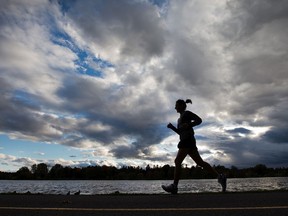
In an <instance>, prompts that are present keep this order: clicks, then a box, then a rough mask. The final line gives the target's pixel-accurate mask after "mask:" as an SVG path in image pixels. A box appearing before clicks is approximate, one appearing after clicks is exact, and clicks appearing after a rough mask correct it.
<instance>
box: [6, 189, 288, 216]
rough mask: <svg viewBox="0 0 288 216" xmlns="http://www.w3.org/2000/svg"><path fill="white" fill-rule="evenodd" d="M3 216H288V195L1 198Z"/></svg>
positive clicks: (34, 196) (264, 193)
mask: <svg viewBox="0 0 288 216" xmlns="http://www.w3.org/2000/svg"><path fill="white" fill-rule="evenodd" d="M0 215H3V216H4V215H5V216H6V215H11V216H14V215H21V216H26V215H41V216H46V215H69V216H70V215H75V216H76V215H77V216H81V215H125V216H127V215H165V216H170V215H181V216H183V215H184V216H185V215H193V216H197V215H201V216H202V215H221V216H223V215H229V216H231V215H241V216H243V215H253V216H255V215H256V216H257V215H261V216H263V215H273V216H275V215H277V216H278V215H279V216H282V215H288V191H284V192H249V193H224V194H223V193H210V194H178V195H170V194H162V195H94V196H84V195H83V196H81V195H80V196H76V195H70V196H63V195H0Z"/></svg>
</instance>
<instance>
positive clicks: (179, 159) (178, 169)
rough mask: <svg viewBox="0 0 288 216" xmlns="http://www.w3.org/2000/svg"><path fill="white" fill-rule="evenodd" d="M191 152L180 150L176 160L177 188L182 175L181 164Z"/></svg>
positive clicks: (175, 179) (175, 177)
mask: <svg viewBox="0 0 288 216" xmlns="http://www.w3.org/2000/svg"><path fill="white" fill-rule="evenodd" d="M188 152H189V149H186V148H180V149H179V150H178V153H177V156H176V158H175V169H174V183H173V184H174V185H175V186H176V187H177V186H178V182H179V179H180V173H181V164H182V162H183V160H184V159H185V157H186V156H187V154H188Z"/></svg>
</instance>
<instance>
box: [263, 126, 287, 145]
mask: <svg viewBox="0 0 288 216" xmlns="http://www.w3.org/2000/svg"><path fill="white" fill-rule="evenodd" d="M262 138H263V139H264V140H266V141H270V142H272V143H275V144H286V145H288V129H287V128H286V127H285V128H279V127H278V128H272V129H270V130H269V131H267V132H266V133H265V134H264V135H263V136H262Z"/></svg>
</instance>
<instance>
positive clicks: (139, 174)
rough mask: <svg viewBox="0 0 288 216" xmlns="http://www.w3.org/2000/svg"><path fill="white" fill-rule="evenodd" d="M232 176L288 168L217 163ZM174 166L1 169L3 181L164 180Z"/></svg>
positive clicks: (202, 174) (190, 173) (198, 172)
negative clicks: (221, 164)
mask: <svg viewBox="0 0 288 216" xmlns="http://www.w3.org/2000/svg"><path fill="white" fill-rule="evenodd" d="M214 168H215V169H216V170H217V171H218V172H221V173H225V174H226V175H227V176H228V177H229V178H248V177H288V168H267V167H266V166H265V165H263V164H259V165H256V166H254V167H251V168H244V169H239V168H237V167H235V166H232V167H231V168H226V167H224V166H214ZM173 172H174V167H173V166H169V165H164V166H162V167H159V166H153V167H150V166H149V165H148V166H147V167H146V168H141V167H132V166H123V167H121V168H116V167H114V166H88V167H82V168H78V167H74V168H72V167H69V166H65V167H64V166H62V165H60V164H55V165H54V166H52V167H51V168H49V167H48V165H47V164H45V163H40V164H34V165H32V166H31V168H30V169H29V168H28V167H22V168H20V169H19V170H18V171H17V172H1V171H0V179H1V180H162V179H173ZM181 178H182V179H209V178H215V176H212V175H211V174H210V173H208V172H207V171H205V170H203V169H202V168H201V167H198V166H192V167H187V166H186V167H185V166H183V167H182V171H181Z"/></svg>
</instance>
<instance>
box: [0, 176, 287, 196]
mask: <svg viewBox="0 0 288 216" xmlns="http://www.w3.org/2000/svg"><path fill="white" fill-rule="evenodd" d="M171 182H172V181H171V180H169V181H166V180H150V181H146V180H145V181H140V180H137V181H134V180H133V181H132V180H121V181H120V180H119V181H118V180H111V181H107V180H103V181H96V180H95V181H94V180H91V181H90V180H88V181H83V180H79V181H78V180H75V181H66V180H65V181H62V180H57V181H56V180H51V181H50V180H49V181H46V180H41V181H35V180H32V181H22V180H13V181H11V180H0V193H11V192H14V191H16V192H17V193H26V192H28V191H30V192H31V193H43V194H67V193H68V191H70V192H71V194H73V193H75V192H77V191H79V190H80V191H81V194H82V195H92V194H110V193H115V192H116V191H119V192H120V193H127V194H162V193H164V191H163V190H162V188H161V185H162V184H170V183H171ZM259 190H288V177H277V178H239V179H237V178H235V179H228V181H227V191H230V192H244V191H259ZM178 191H179V193H203V192H219V191H221V186H220V185H219V184H218V183H217V180H215V179H200V180H195V179H189V180H181V181H180V183H179V189H178Z"/></svg>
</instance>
